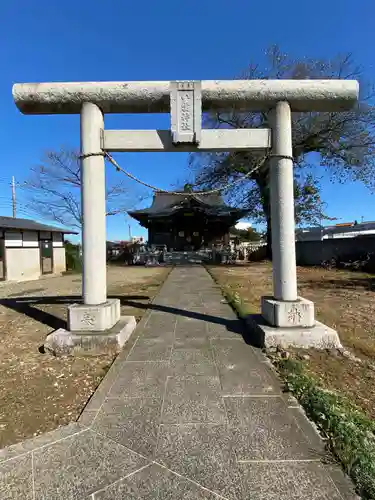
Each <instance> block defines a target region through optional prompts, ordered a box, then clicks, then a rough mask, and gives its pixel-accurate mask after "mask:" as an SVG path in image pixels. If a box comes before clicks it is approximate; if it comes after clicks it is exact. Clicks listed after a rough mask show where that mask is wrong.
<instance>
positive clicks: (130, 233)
mask: <svg viewBox="0 0 375 500" xmlns="http://www.w3.org/2000/svg"><path fill="white" fill-rule="evenodd" d="M128 227H129V241H131V240H132V230H131V226H130V224H128Z"/></svg>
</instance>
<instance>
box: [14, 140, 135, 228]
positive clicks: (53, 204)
mask: <svg viewBox="0 0 375 500" xmlns="http://www.w3.org/2000/svg"><path fill="white" fill-rule="evenodd" d="M23 188H24V189H25V190H26V191H27V194H28V203H27V205H28V207H29V208H30V209H31V210H33V211H34V212H35V213H37V214H39V215H40V216H42V217H43V218H45V219H50V220H53V221H56V222H58V223H59V224H62V225H64V226H68V227H75V228H78V229H80V228H81V226H82V211H81V172H80V161H79V153H78V152H76V151H73V150H65V149H61V150H60V151H50V152H47V153H46V155H45V157H44V159H43V161H42V162H41V163H40V164H39V165H37V166H35V167H33V168H32V169H31V174H30V177H29V178H28V179H27V180H26V181H25V183H24V185H23ZM133 189H134V193H132V195H130V190H129V189H128V188H127V187H126V184H125V182H124V181H123V180H121V181H120V182H118V183H116V184H112V185H110V186H107V188H106V208H107V211H106V215H107V216H113V215H117V214H121V213H126V212H127V211H128V210H129V209H130V208H134V206H135V205H136V204H137V203H138V202H139V201H140V199H141V198H140V196H141V193H140V192H139V190H138V189H137V190H136V187H135V186H133V185H132V191H133Z"/></svg>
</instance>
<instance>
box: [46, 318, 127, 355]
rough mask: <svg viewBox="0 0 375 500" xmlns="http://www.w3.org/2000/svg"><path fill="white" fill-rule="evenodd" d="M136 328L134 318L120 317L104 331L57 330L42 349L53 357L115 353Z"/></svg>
mask: <svg viewBox="0 0 375 500" xmlns="http://www.w3.org/2000/svg"><path fill="white" fill-rule="evenodd" d="M136 326H137V323H136V321H135V317H134V316H121V318H120V320H119V321H118V322H117V323H116V325H115V326H114V327H112V328H111V329H109V330H106V331H99V332H98V331H85V332H72V331H69V330H65V329H64V328H59V329H58V330H56V331H54V332H52V333H51V334H50V335H48V336H47V338H46V341H45V342H44V349H45V350H47V351H49V352H51V353H52V354H54V355H55V356H64V355H68V354H73V355H74V354H82V353H85V354H93V355H97V354H103V353H108V352H114V353H117V352H119V351H120V350H121V348H122V347H123V346H124V344H125V342H126V341H127V340H128V339H129V337H130V335H131V334H132V333H133V331H134V330H135V328H136Z"/></svg>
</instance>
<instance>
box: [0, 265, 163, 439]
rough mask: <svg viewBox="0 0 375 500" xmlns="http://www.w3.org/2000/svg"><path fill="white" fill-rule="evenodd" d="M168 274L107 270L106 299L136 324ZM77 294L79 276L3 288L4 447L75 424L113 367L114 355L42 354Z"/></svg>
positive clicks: (0, 418) (0, 400) (0, 371)
mask: <svg viewBox="0 0 375 500" xmlns="http://www.w3.org/2000/svg"><path fill="white" fill-rule="evenodd" d="M167 273H168V271H167V270H166V269H162V268H144V267H110V268H108V273H107V282H108V294H109V295H113V296H119V297H120V298H121V299H122V306H121V312H122V314H124V315H134V316H136V318H137V320H139V319H140V317H141V316H142V314H143V313H144V311H145V309H147V304H148V303H149V301H150V300H151V299H152V298H153V297H154V296H155V294H156V293H157V291H158V288H159V286H160V284H161V283H162V282H163V281H164V279H165V277H166V275H167ZM80 295H81V276H80V275H76V274H75V275H73V274H72V275H67V276H62V277H50V278H43V279H40V280H37V281H28V282H24V283H11V284H6V283H2V284H1V285H0V377H1V387H0V448H3V447H5V446H8V445H10V444H13V443H16V442H18V441H21V440H23V439H25V438H28V437H32V436H36V435H38V434H41V433H43V432H46V431H50V430H52V429H55V428H56V427H59V426H60V425H65V424H67V423H69V422H71V421H74V420H76V419H77V418H78V416H79V414H80V413H81V411H82V409H83V408H84V406H85V404H86V402H87V400H88V399H89V398H90V396H91V394H92V393H93V391H94V390H95V388H96V387H97V386H98V384H99V383H100V381H101V379H102V378H103V376H104V375H105V373H106V372H107V370H108V368H109V367H110V365H111V364H112V362H113V355H110V354H106V355H102V356H74V357H73V356H69V357H64V358H54V357H53V356H50V355H49V354H43V353H42V352H40V351H39V349H40V347H41V346H42V345H43V342H44V339H45V337H46V336H47V335H48V334H49V333H51V332H52V331H53V330H54V329H56V328H59V327H61V326H62V327H63V326H65V321H66V310H67V306H68V305H69V303H72V302H76V301H77V299H79V298H80Z"/></svg>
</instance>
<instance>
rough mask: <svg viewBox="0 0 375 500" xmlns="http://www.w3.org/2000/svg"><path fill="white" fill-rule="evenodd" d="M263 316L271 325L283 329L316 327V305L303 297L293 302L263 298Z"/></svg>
mask: <svg viewBox="0 0 375 500" xmlns="http://www.w3.org/2000/svg"><path fill="white" fill-rule="evenodd" d="M262 316H263V318H264V319H265V321H266V322H267V323H268V324H269V325H271V326H277V327H281V328H290V327H292V328H293V327H303V328H307V327H313V326H314V325H315V319H314V303H313V302H311V300H307V299H303V298H302V297H298V298H297V300H296V301H293V302H282V301H280V300H276V299H274V298H273V297H262Z"/></svg>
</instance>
